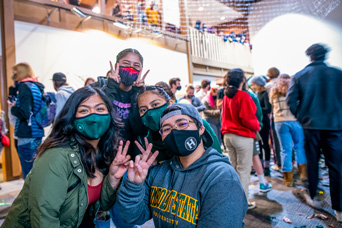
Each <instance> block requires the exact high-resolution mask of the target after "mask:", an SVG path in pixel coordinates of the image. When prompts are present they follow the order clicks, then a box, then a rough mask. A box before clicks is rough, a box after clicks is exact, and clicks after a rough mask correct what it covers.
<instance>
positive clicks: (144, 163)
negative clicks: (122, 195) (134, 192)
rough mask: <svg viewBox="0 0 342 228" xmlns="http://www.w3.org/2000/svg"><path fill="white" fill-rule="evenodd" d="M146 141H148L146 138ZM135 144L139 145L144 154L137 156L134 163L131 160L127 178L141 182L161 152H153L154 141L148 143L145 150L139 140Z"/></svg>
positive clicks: (137, 182)
mask: <svg viewBox="0 0 342 228" xmlns="http://www.w3.org/2000/svg"><path fill="white" fill-rule="evenodd" d="M145 143H148V142H147V139H146V138H145ZM135 144H136V145H137V147H138V148H139V150H140V151H141V153H142V154H141V155H138V156H136V157H135V162H134V163H133V161H132V160H131V161H129V168H128V174H127V178H128V180H130V181H132V182H135V183H136V184H141V183H142V182H144V181H145V179H146V176H147V173H148V169H149V168H150V166H151V165H152V163H153V162H154V161H155V160H156V158H157V156H158V154H159V152H158V151H155V152H154V153H153V154H152V152H151V149H152V146H153V145H152V143H149V144H148V146H147V148H146V150H144V148H142V146H141V145H140V144H139V143H138V142H137V141H135Z"/></svg>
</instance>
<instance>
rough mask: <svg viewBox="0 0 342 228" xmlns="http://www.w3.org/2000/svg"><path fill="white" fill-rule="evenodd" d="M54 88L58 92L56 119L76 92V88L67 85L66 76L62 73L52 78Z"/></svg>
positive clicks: (55, 74)
mask: <svg viewBox="0 0 342 228" xmlns="http://www.w3.org/2000/svg"><path fill="white" fill-rule="evenodd" d="M52 81H53V87H54V88H55V90H56V91H57V94H56V101H57V102H56V117H57V116H58V114H59V113H60V112H61V110H62V108H63V107H64V105H65V102H66V101H67V100H68V98H69V97H70V95H71V94H72V93H73V92H75V90H74V88H72V87H71V86H69V85H68V84H67V80H66V76H65V74H63V73H61V72H57V73H54V74H53V76H52Z"/></svg>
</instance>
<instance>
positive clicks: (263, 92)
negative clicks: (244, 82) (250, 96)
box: [251, 76, 272, 176]
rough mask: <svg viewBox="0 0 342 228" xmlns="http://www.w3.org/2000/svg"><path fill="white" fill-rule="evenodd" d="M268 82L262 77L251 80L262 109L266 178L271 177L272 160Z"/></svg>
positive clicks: (261, 132)
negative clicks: (269, 141) (269, 140)
mask: <svg viewBox="0 0 342 228" xmlns="http://www.w3.org/2000/svg"><path fill="white" fill-rule="evenodd" d="M265 85H266V80H265V79H264V77H262V76H253V78H252V79H251V88H252V90H253V91H254V92H256V93H257V96H258V99H259V102H260V105H261V109H262V114H263V116H262V122H263V123H262V124H263V127H262V129H261V131H260V136H261V138H262V148H263V149H264V152H265V156H263V154H262V153H261V154H260V155H261V159H264V173H265V176H270V175H271V172H270V159H271V149H270V145H269V143H268V139H269V131H270V118H269V114H270V113H271V111H272V106H271V103H270V102H269V98H268V92H267V89H266V87H265Z"/></svg>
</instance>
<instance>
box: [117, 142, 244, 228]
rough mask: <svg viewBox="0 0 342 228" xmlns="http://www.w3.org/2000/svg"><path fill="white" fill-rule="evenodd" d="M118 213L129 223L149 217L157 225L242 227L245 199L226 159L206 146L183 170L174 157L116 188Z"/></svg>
mask: <svg viewBox="0 0 342 228" xmlns="http://www.w3.org/2000/svg"><path fill="white" fill-rule="evenodd" d="M118 203H119V207H120V212H121V213H120V214H121V216H122V217H123V219H124V221H126V222H128V223H130V224H143V223H145V222H146V221H147V220H149V219H150V218H153V221H154V225H155V227H156V228H168V227H181V228H188V227H198V228H199V227H201V228H224V227H233V228H239V227H244V222H243V219H244V217H245V214H246V211H247V200H246V197H245V194H244V191H243V189H242V187H241V183H240V180H239V177H238V175H237V173H236V172H235V170H234V169H233V168H232V166H231V165H230V164H229V161H228V157H226V156H225V155H222V154H220V153H218V152H217V151H216V150H215V149H212V148H209V149H207V150H206V151H205V152H204V154H203V155H202V157H200V158H199V159H198V160H197V161H195V162H194V163H193V164H191V165H190V166H189V167H188V168H186V169H183V168H182V165H181V163H180V161H179V158H178V157H177V156H174V157H173V158H172V159H171V160H168V161H165V162H163V163H162V164H159V165H157V166H155V167H153V168H151V170H150V172H149V174H148V177H147V179H146V181H145V183H142V184H135V183H134V182H131V181H129V180H126V181H125V183H124V184H123V185H122V186H121V187H120V189H119V192H118Z"/></svg>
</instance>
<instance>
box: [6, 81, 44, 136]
mask: <svg viewBox="0 0 342 228" xmlns="http://www.w3.org/2000/svg"><path fill="white" fill-rule="evenodd" d="M30 83H34V84H36V85H37V86H38V88H39V89H40V91H41V92H42V93H43V92H44V85H43V84H41V83H39V82H33V81H30ZM18 99H19V101H20V107H18V105H16V106H13V107H12V109H11V113H12V114H13V115H14V116H16V117H17V118H18V120H17V121H19V125H18V123H17V124H16V125H17V126H16V136H17V137H20V138H35V134H32V133H33V132H32V127H33V125H32V126H28V122H29V119H30V115H31V112H32V110H33V105H34V103H33V96H32V92H31V90H30V88H29V87H28V84H27V83H25V82H24V83H23V82H22V83H20V84H19V86H18ZM17 103H18V102H17ZM43 132H44V130H43ZM34 133H35V132H34ZM43 136H44V133H43V135H42V136H41V137H43Z"/></svg>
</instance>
